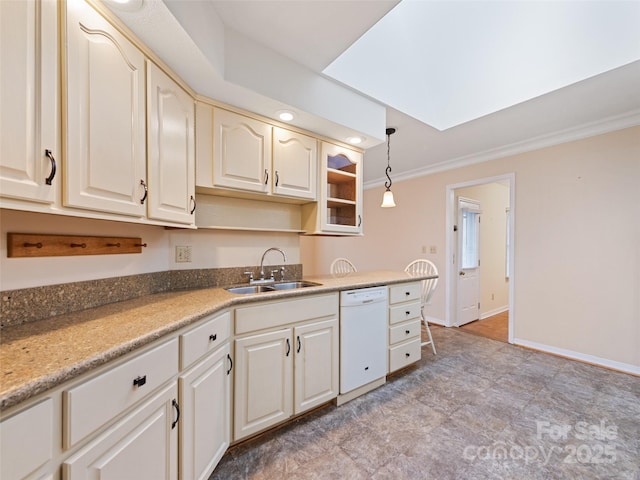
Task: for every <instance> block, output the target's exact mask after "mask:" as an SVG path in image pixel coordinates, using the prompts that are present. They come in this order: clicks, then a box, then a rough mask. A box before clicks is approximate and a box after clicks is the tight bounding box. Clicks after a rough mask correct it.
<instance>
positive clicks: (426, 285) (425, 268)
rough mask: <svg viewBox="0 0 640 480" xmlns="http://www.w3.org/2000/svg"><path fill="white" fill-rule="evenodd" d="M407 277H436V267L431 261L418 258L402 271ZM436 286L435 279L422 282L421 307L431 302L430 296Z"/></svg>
mask: <svg viewBox="0 0 640 480" xmlns="http://www.w3.org/2000/svg"><path fill="white" fill-rule="evenodd" d="M404 271H405V272H407V273H408V274H409V275H413V276H423V275H438V267H436V266H435V264H434V263H433V262H432V261H431V260H426V259H424V258H420V259H418V260H414V261H413V262H411V263H410V264H409V265H407V266H406V267H405V269H404ZM437 285H438V279H437V278H431V279H428V280H422V285H421V287H422V291H421V301H422V305H428V304H429V302H430V301H431V296H432V295H433V292H434V291H435V289H436V286H437Z"/></svg>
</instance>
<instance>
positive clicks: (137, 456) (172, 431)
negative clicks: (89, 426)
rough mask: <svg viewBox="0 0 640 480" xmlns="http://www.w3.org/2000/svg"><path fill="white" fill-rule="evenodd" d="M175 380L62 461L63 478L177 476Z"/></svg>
mask: <svg viewBox="0 0 640 480" xmlns="http://www.w3.org/2000/svg"><path fill="white" fill-rule="evenodd" d="M177 394H178V388H177V384H176V382H175V381H174V382H172V383H171V384H170V385H168V386H166V387H164V388H163V389H162V390H160V391H159V392H158V393H157V394H155V395H154V396H153V397H152V398H151V399H150V400H148V401H147V402H145V403H144V404H143V405H142V406H141V407H139V408H138V409H136V410H135V411H134V412H132V413H131V414H129V415H128V416H126V417H125V418H123V419H122V420H120V421H119V422H117V423H116V424H115V425H113V426H112V427H110V428H108V429H107V430H106V431H105V432H103V433H102V434H101V435H100V436H99V437H98V438H96V439H95V440H93V441H92V442H90V443H89V444H88V445H86V446H85V447H84V448H82V449H81V450H80V451H78V452H77V453H76V454H75V455H73V456H72V457H70V458H69V459H67V460H66V461H65V462H64V463H63V464H62V475H63V479H64V480H78V479H86V480H89V479H96V478H99V479H100V480H127V479H131V480H173V479H177V478H178V461H177V460H178V429H177V428H176V427H177V419H178V416H179V408H178V406H177V403H176V398H177Z"/></svg>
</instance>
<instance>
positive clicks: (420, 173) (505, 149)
mask: <svg viewBox="0 0 640 480" xmlns="http://www.w3.org/2000/svg"><path fill="white" fill-rule="evenodd" d="M637 125H640V110H632V111H630V112H627V113H624V114H621V115H615V116H612V117H607V118H604V119H601V120H597V121H595V122H590V123H586V124H582V125H579V126H577V127H571V128H567V129H564V130H559V131H557V132H553V133H550V134H546V135H540V136H538V137H534V138H530V139H527V140H523V141H521V142H515V143H511V144H508V145H504V146H502V147H498V148H492V149H489V150H484V151H482V152H478V153H472V154H470V155H464V156H461V157H456V158H452V159H449V160H444V161H442V162H438V163H435V164H432V165H426V166H425V167H422V168H418V169H414V170H409V171H407V172H401V173H399V174H396V175H394V178H393V181H394V182H399V181H402V180H410V179H412V178H418V177H424V176H426V175H431V174H434V173H438V172H443V171H446V170H453V169H454V168H461V167H466V166H468V165H474V164H477V163H482V162H488V161H491V160H496V159H498V158H504V157H509V156H512V155H518V154H520V153H526V152H531V151H534V150H539V149H541V148H546V147H552V146H554V145H560V144H563V143H568V142H573V141H576V140H581V139H584V138H588V137H594V136H596V135H602V134H605V133H609V132H614V131H616V130H623V129H625V128H629V127H635V126H637ZM381 185H384V180H383V179H376V180H371V181H369V182H365V184H364V188H365V189H369V188H375V187H379V186H381Z"/></svg>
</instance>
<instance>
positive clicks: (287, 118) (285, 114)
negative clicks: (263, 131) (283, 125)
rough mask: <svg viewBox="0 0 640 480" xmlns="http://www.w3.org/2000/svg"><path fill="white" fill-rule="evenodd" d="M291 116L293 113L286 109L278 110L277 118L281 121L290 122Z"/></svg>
mask: <svg viewBox="0 0 640 480" xmlns="http://www.w3.org/2000/svg"><path fill="white" fill-rule="evenodd" d="M293 117H294V115H293V113H291V112H290V111H288V110H282V111H281V112H278V118H279V119H280V120H282V121H283V122H290V121H291V120H293Z"/></svg>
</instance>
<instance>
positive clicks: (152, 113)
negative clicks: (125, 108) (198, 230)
mask: <svg viewBox="0 0 640 480" xmlns="http://www.w3.org/2000/svg"><path fill="white" fill-rule="evenodd" d="M147 96H148V109H149V118H148V120H149V121H148V129H149V141H148V145H149V163H148V165H149V168H148V170H149V172H148V173H149V177H148V178H149V218H153V219H156V220H167V221H171V222H179V223H185V224H193V223H194V222H195V217H194V215H193V213H194V211H195V140H194V128H195V127H194V103H193V99H192V98H191V97H190V96H189V94H187V92H185V91H184V90H183V89H182V88H180V87H179V86H178V84H177V83H175V82H174V81H173V80H172V79H171V78H169V77H168V76H167V75H166V74H165V73H164V72H162V71H161V70H160V69H159V68H158V67H156V66H155V65H154V64H152V63H148V75H147Z"/></svg>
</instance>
